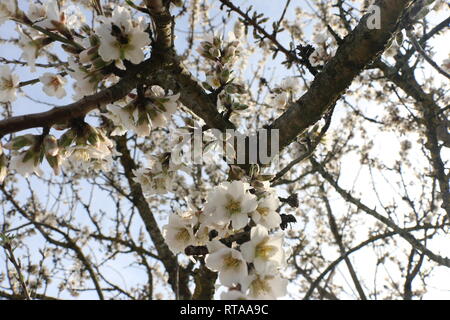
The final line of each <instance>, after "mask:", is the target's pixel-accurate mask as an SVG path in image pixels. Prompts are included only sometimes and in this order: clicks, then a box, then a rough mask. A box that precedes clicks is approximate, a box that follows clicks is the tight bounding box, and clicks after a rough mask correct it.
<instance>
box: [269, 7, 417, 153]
mask: <svg viewBox="0 0 450 320" xmlns="http://www.w3.org/2000/svg"><path fill="white" fill-rule="evenodd" d="M411 3H412V1H411V0H380V1H377V2H376V3H375V4H376V5H378V6H379V7H380V9H381V29H373V30H371V29H369V28H368V27H367V21H368V18H369V16H367V15H366V16H364V17H363V18H362V20H361V22H360V23H359V25H358V26H357V27H356V28H355V29H354V30H353V31H352V32H351V33H350V34H349V35H348V36H347V37H345V39H344V40H343V43H342V44H341V45H340V46H339V48H338V50H337V52H336V55H335V56H334V58H333V59H331V60H330V62H329V63H327V65H326V66H325V67H324V69H323V71H322V72H320V73H319V74H318V75H317V76H316V78H315V79H314V81H313V82H312V84H311V87H310V89H309V90H308V92H306V93H305V94H304V95H303V96H302V97H301V98H300V99H299V100H298V101H297V102H295V103H294V104H292V105H291V106H290V107H289V108H288V109H287V110H286V112H285V113H283V114H282V115H281V116H280V117H279V118H278V119H276V120H275V122H274V123H273V124H272V125H271V126H270V128H271V129H279V130H280V147H281V148H283V147H286V146H287V145H289V144H290V143H291V142H292V141H293V140H294V139H295V138H296V137H297V136H298V135H299V134H300V133H301V132H303V131H304V130H305V129H306V128H308V127H309V126H311V125H313V124H314V123H316V122H317V121H319V120H320V119H321V117H322V116H323V114H324V113H325V112H326V111H327V110H328V109H329V108H330V107H331V106H333V105H334V104H335V103H336V101H337V100H338V99H339V98H340V97H341V95H342V94H343V93H344V91H345V90H346V89H347V88H348V87H349V86H350V85H351V83H352V82H353V79H354V78H355V77H356V76H357V75H358V74H360V73H361V72H362V71H363V70H364V68H365V66H367V65H368V64H369V63H371V62H372V61H373V60H375V59H376V58H377V57H378V56H379V55H380V54H381V53H382V52H383V51H384V49H385V48H386V46H387V44H388V43H389V40H390V39H391V38H392V36H393V35H394V34H395V33H396V32H397V30H398V24H399V20H400V18H401V17H402V14H403V12H404V10H405V9H406V8H408V6H409V5H410V4H411Z"/></svg>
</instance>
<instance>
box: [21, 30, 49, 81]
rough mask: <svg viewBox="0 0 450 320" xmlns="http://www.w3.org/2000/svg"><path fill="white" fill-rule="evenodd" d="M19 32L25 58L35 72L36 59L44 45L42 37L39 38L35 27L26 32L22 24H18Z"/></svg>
mask: <svg viewBox="0 0 450 320" xmlns="http://www.w3.org/2000/svg"><path fill="white" fill-rule="evenodd" d="M17 32H18V33H19V41H18V45H19V47H20V48H21V49H22V52H23V54H22V55H23V58H24V59H25V61H26V62H27V64H28V66H29V67H30V71H31V72H35V71H36V59H37V58H38V56H39V52H40V50H41V49H42V46H43V43H42V39H41V38H39V36H38V34H37V32H36V31H35V30H34V29H29V30H26V32H25V31H24V30H23V29H22V28H21V26H17Z"/></svg>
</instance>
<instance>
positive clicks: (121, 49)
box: [95, 6, 150, 64]
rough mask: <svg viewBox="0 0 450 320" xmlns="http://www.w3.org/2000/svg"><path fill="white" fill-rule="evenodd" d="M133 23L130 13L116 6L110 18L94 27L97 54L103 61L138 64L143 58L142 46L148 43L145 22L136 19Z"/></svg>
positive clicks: (148, 38)
mask: <svg viewBox="0 0 450 320" xmlns="http://www.w3.org/2000/svg"><path fill="white" fill-rule="evenodd" d="M137 22H138V24H137V25H133V22H132V19H131V14H130V12H129V11H128V9H126V8H124V7H120V6H119V7H116V8H115V9H114V11H113V13H112V17H111V18H107V19H104V20H103V23H102V24H101V25H100V26H99V27H97V28H96V29H95V32H96V34H97V35H98V36H99V37H100V47H99V54H100V56H101V57H102V59H103V60H104V61H119V60H124V59H126V60H129V61H131V62H132V63H134V64H138V63H140V62H142V61H143V60H144V52H143V48H144V47H145V46H148V45H149V44H150V37H149V35H148V34H147V33H146V32H145V31H144V30H145V24H144V23H142V20H137Z"/></svg>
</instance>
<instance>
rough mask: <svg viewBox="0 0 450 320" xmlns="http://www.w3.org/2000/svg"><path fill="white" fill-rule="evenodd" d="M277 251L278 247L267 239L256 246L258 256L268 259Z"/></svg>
mask: <svg viewBox="0 0 450 320" xmlns="http://www.w3.org/2000/svg"><path fill="white" fill-rule="evenodd" d="M276 252H277V247H275V246H271V245H268V244H267V241H263V242H261V243H259V244H258V245H257V246H256V249H255V255H256V257H258V258H262V259H264V260H268V259H269V258H270V257H272V256H273V255H275V253H276Z"/></svg>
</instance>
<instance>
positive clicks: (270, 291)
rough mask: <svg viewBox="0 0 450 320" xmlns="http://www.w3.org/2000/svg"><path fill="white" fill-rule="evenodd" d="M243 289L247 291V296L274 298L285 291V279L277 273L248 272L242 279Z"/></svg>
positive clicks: (265, 298)
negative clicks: (260, 273)
mask: <svg viewBox="0 0 450 320" xmlns="http://www.w3.org/2000/svg"><path fill="white" fill-rule="evenodd" d="M241 284H242V289H243V291H247V290H248V292H249V297H250V298H253V299H258V300H275V299H277V298H280V297H283V296H285V295H286V293H287V284H288V281H287V279H283V278H281V277H280V276H278V275H259V274H256V273H252V274H250V275H249V276H248V277H247V278H246V279H244V281H242V283H241Z"/></svg>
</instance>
